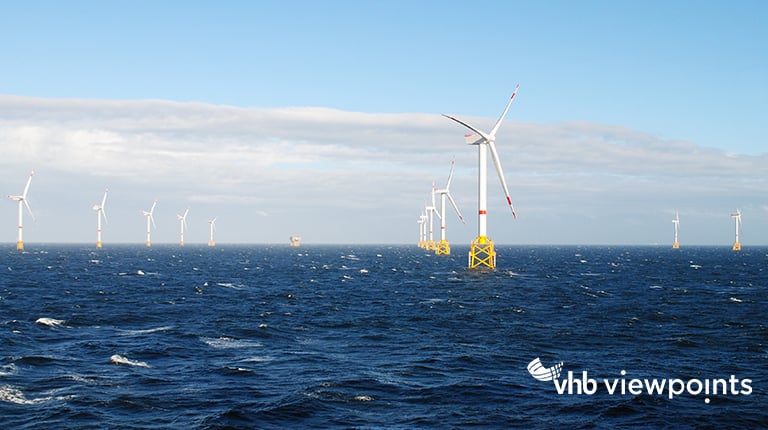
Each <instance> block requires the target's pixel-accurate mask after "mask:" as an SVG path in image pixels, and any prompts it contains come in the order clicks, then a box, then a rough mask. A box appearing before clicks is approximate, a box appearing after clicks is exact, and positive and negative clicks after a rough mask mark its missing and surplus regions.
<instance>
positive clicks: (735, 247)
mask: <svg viewBox="0 0 768 430" xmlns="http://www.w3.org/2000/svg"><path fill="white" fill-rule="evenodd" d="M733 250H734V251H741V242H739V241H738V240H737V241H736V242H734V243H733Z"/></svg>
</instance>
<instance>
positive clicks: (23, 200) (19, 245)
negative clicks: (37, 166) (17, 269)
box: [8, 171, 35, 251]
mask: <svg viewBox="0 0 768 430" xmlns="http://www.w3.org/2000/svg"><path fill="white" fill-rule="evenodd" d="M34 175H35V172H34V171H33V172H31V173H30V174H29V179H27V185H26V186H24V192H23V193H21V195H16V196H14V195H9V196H8V198H9V199H11V200H14V201H17V202H19V230H18V231H19V238H18V240H17V241H16V249H17V250H18V251H23V250H24V240H23V239H22V234H21V232H22V230H23V229H24V223H23V222H22V218H23V215H24V209H23V208H22V206H26V207H27V212H29V216H31V217H32V219H33V220H34V219H35V216H34V215H33V214H32V209H31V208H30V207H29V202H28V201H27V193H28V192H29V184H31V183H32V176H34Z"/></svg>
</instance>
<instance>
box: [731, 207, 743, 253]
mask: <svg viewBox="0 0 768 430" xmlns="http://www.w3.org/2000/svg"><path fill="white" fill-rule="evenodd" d="M731 218H733V219H734V220H736V241H735V242H733V250H734V251H741V242H739V233H741V211H740V210H739V209H736V213H733V214H731Z"/></svg>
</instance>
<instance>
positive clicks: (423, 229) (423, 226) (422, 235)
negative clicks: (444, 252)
mask: <svg viewBox="0 0 768 430" xmlns="http://www.w3.org/2000/svg"><path fill="white" fill-rule="evenodd" d="M427 219H429V217H428V216H427V215H426V213H425V212H424V211H423V210H422V211H421V215H419V219H418V221H416V222H417V223H419V248H426V247H427Z"/></svg>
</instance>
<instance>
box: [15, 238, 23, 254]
mask: <svg viewBox="0 0 768 430" xmlns="http://www.w3.org/2000/svg"><path fill="white" fill-rule="evenodd" d="M16 250H17V251H23V250H24V242H23V241H21V240H19V241H17V242H16Z"/></svg>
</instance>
